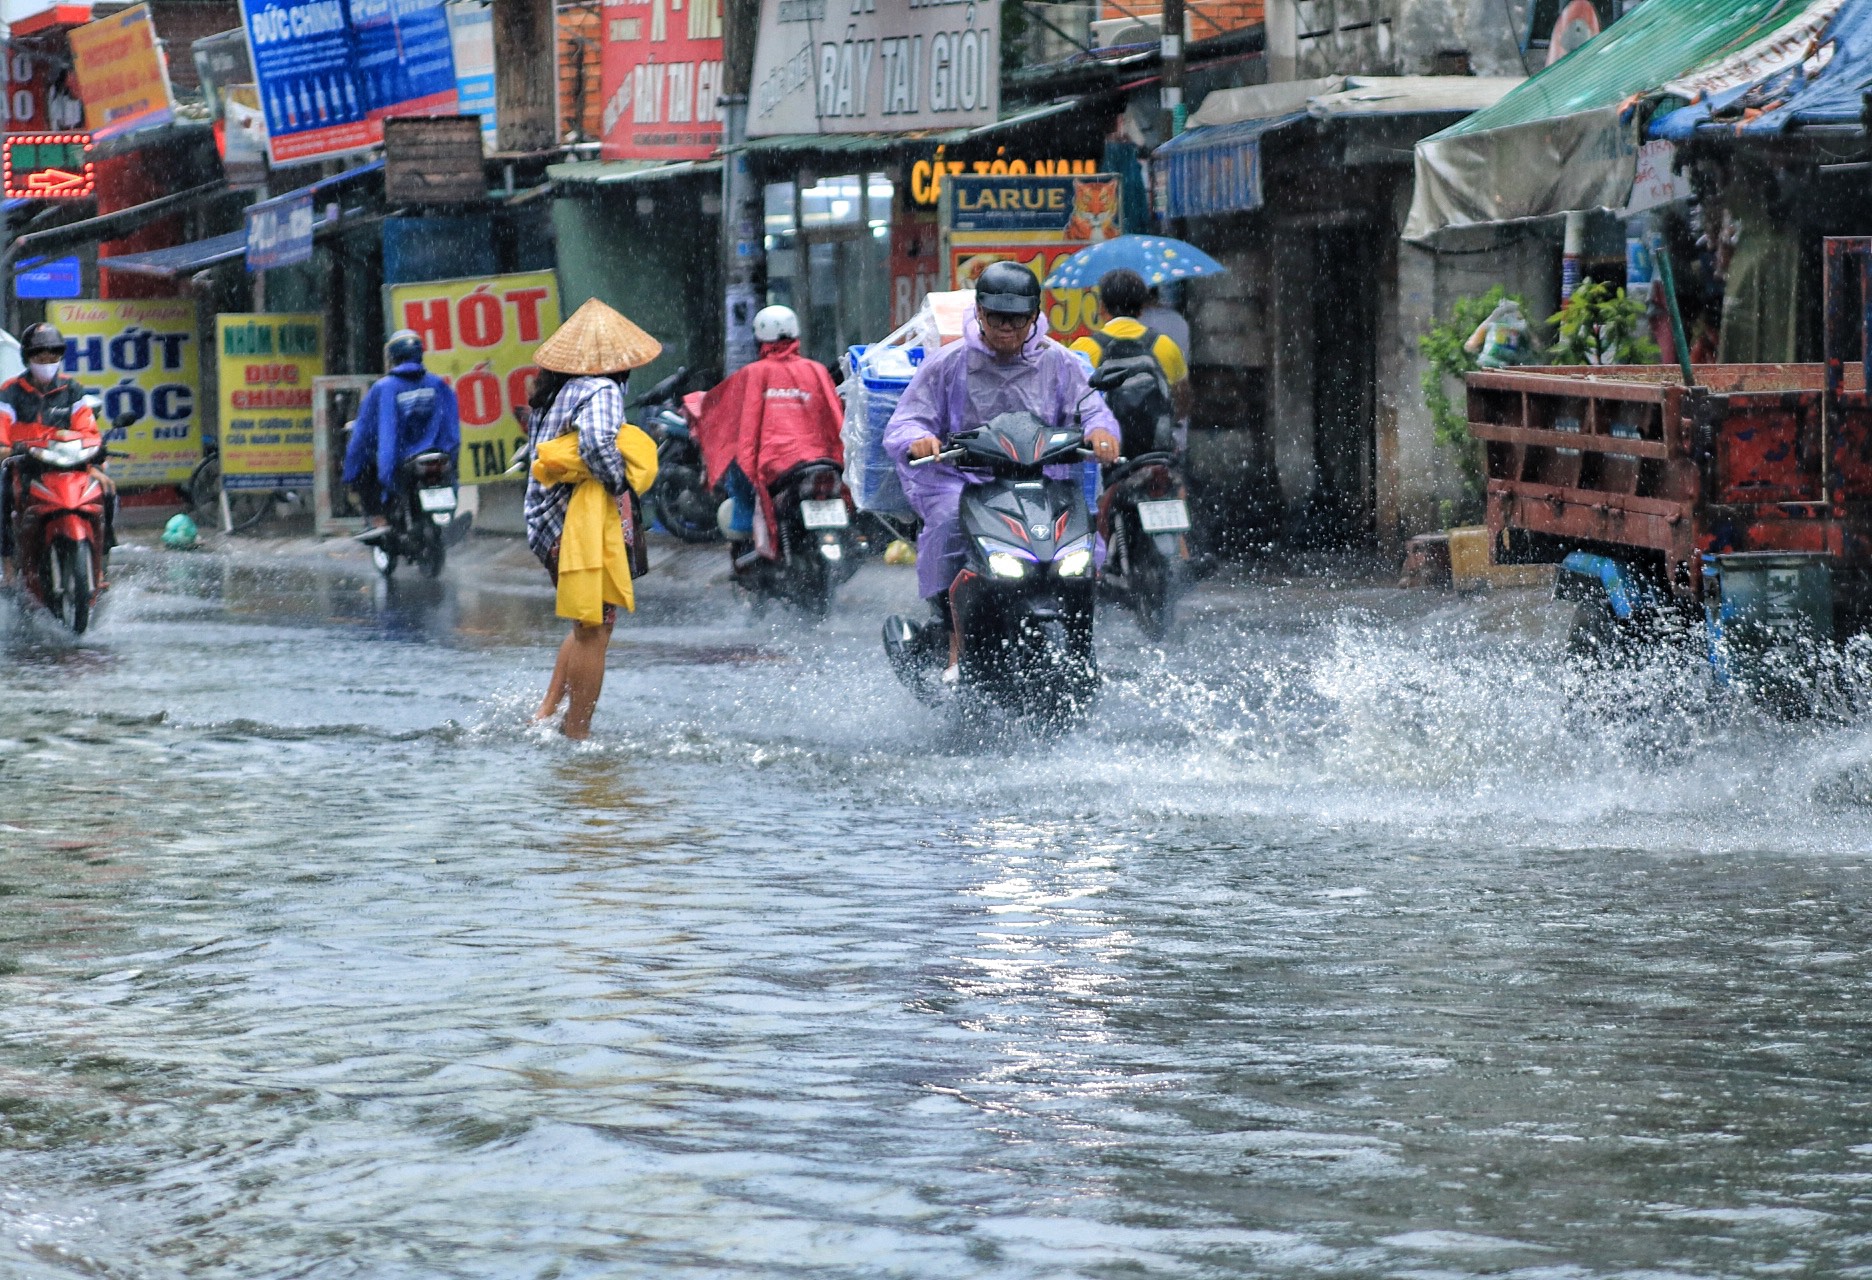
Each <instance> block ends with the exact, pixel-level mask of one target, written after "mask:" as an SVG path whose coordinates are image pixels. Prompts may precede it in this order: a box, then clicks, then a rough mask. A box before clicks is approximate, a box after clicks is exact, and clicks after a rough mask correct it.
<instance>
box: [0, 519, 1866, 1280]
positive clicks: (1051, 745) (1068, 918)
mask: <svg viewBox="0 0 1872 1280" xmlns="http://www.w3.org/2000/svg"><path fill="white" fill-rule="evenodd" d="M682 563H690V562H688V561H683V562H682ZM695 563H698V564H699V563H701V562H695ZM469 567H471V566H469V565H468V564H467V562H464V565H463V566H462V567H461V568H458V569H452V570H451V571H450V575H449V576H448V577H447V578H445V579H444V580H443V581H442V582H440V583H423V582H421V581H417V580H408V581H401V580H400V581H399V582H398V583H397V584H396V587H395V589H394V590H392V591H386V590H385V589H384V588H383V587H382V586H381V585H380V584H377V583H375V582H373V581H372V580H371V579H370V577H369V576H368V575H366V574H363V573H358V572H355V571H354V566H353V565H352V564H351V562H350V561H346V560H342V559H341V560H335V561H332V562H330V563H320V564H314V563H310V562H308V561H306V560H304V558H299V559H294V558H292V557H275V558H274V559H272V560H268V559H266V558H265V557H264V556H262V555H260V554H258V553H257V552H256V553H250V554H244V555H242V556H235V557H230V556H225V555H219V554H213V553H201V554H196V555H192V556H191V555H163V554H158V553H144V554H141V555H126V556H124V557H123V558H122V563H121V567H120V572H119V577H120V586H119V589H118V591H117V592H116V593H115V594H114V598H113V599H112V600H111V602H110V606H109V609H108V611H107V612H106V613H105V614H104V615H103V618H102V621H101V623H100V625H99V627H98V629H97V630H96V631H95V633H94V634H92V635H90V636H87V637H86V638H85V639H84V640H83V641H82V642H80V643H73V642H71V641H69V640H65V639H61V638H59V637H58V636H56V635H54V634H52V633H51V632H50V631H49V630H47V629H46V628H45V627H44V626H41V625H36V624H34V623H32V622H31V621H30V620H22V619H20V618H18V617H17V616H16V615H14V614H13V613H12V612H10V611H4V610H0V625H3V626H4V628H5V635H6V637H7V639H6V644H5V658H6V662H7V667H8V671H7V677H6V679H5V680H4V681H3V682H0V848H3V849H4V853H5V858H4V862H3V863H0V1152H3V1153H4V1158H3V1159H0V1275H5V1276H8V1277H11V1276H24V1277H78V1276H86V1277H89V1276H111V1277H118V1276H125V1277H128V1276H184V1275H186V1276H207V1277H274V1276H278V1277H287V1276H293V1277H300V1276H319V1277H323V1276H369V1277H429V1276H451V1277H453V1276H464V1277H466V1276H472V1277H503V1278H504V1277H518V1276H527V1277H583V1276H605V1277H613V1276H698V1277H702V1276H708V1277H717V1276H720V1277H731V1276H732V1277H768V1276H785V1275H811V1276H854V1277H856V1276H866V1277H870V1276H877V1277H885V1276H891V1277H895V1276H905V1277H910V1276H917V1277H921V1276H935V1277H942V1278H943V1280H959V1278H961V1277H1076V1276H1083V1277H1135V1276H1163V1277H1185V1276H1322V1275H1326V1276H1332V1275H1342V1276H1412V1277H1445V1276H1477V1275H1493V1276H1502V1275H1506V1276H1519V1277H1528V1278H1530V1280H1531V1278H1535V1277H1538V1278H1540V1280H1561V1278H1572V1277H1601V1276H1605V1277H1611V1276H1622V1277H1645V1278H1646V1280H1655V1278H1658V1277H1667V1276H1668V1277H1676V1276H1686V1277H1687V1276H1724V1277H1728V1276H1736V1277H1743V1276H1757V1275H1798V1276H1852V1275H1864V1274H1872V1123H1869V1120H1872V1117H1869V1116H1868V1111H1869V1110H1872V1090H1869V1089H1868V1083H1869V1082H1872V1068H1869V1067H1868V1066H1867V1061H1868V1052H1869V1051H1872V1021H1869V1020H1868V1018H1867V1015H1866V1008H1867V995H1868V982H1867V963H1866V962H1867V957H1868V954H1869V953H1872V893H1869V892H1868V888H1867V880H1868V878H1867V874H1866V863H1867V859H1868V855H1869V854H1872V733H1868V730H1867V727H1866V726H1865V725H1864V724H1863V723H1861V722H1859V721H1856V720H1852V719H1846V720H1836V721H1826V722H1821V723H1808V724H1796V725H1788V724H1778V723H1774V722H1771V721H1767V720H1764V719H1762V718H1760V717H1758V716H1755V715H1753V714H1751V713H1749V712H1747V711H1746V710H1743V709H1739V708H1735V707H1731V706H1726V705H1722V704H1720V703H1713V702H1711V701H1710V700H1709V699H1708V698H1707V697H1705V696H1704V695H1703V693H1702V692H1701V690H1700V686H1699V685H1698V683H1697V681H1696V677H1695V676H1694V675H1693V674H1692V673H1689V672H1686V671H1683V670H1678V669H1676V668H1672V667H1669V666H1668V665H1666V666H1665V667H1663V668H1660V669H1658V670H1655V671H1649V672H1642V673H1639V674H1638V675H1636V676H1631V677H1625V678H1623V680H1624V682H1623V683H1622V684H1619V685H1616V686H1614V685H1608V684H1606V683H1604V682H1603V681H1582V680H1581V679H1580V678H1579V677H1577V676H1576V675H1574V674H1572V673H1570V672H1569V671H1568V670H1567V669H1566V668H1565V667H1564V665H1563V664H1562V663H1561V662H1560V661H1559V654H1560V648H1561V643H1560V642H1561V637H1562V635H1563V633H1564V627H1565V622H1566V619H1565V617H1564V616H1563V615H1559V614H1557V613H1556V608H1557V607H1556V606H1554V605H1553V604H1551V603H1550V602H1547V601H1544V600H1543V599H1542V598H1541V596H1540V594H1539V593H1537V592H1508V593H1502V594H1500V595H1497V596H1493V597H1485V598H1480V599H1466V600H1465V599H1457V598H1454V597H1450V596H1439V595H1429V594H1421V593H1402V592H1398V591H1395V590H1391V589H1389V588H1387V587H1385V586H1384V585H1382V584H1381V583H1380V582H1378V581H1376V580H1374V579H1371V578H1367V577H1360V576H1348V575H1346V574H1343V573H1342V574H1340V575H1338V576H1337V577H1334V576H1332V575H1327V576H1325V577H1314V578H1283V577H1281V576H1280V575H1279V574H1277V573H1274V572H1272V571H1268V570H1262V571H1258V572H1256V573H1252V574H1247V575H1244V576H1242V577H1241V578H1239V579H1237V580H1235V581H1233V582H1231V583H1228V584H1224V585H1219V586H1211V587H1209V588H1206V589H1205V591H1204V593H1203V595H1202V596H1201V597H1199V598H1198V599H1197V600H1196V601H1194V602H1193V607H1192V610H1191V617H1190V620H1189V622H1188V623H1187V625H1186V626H1185V627H1184V628H1183V630H1182V632H1181V634H1180V635H1179V636H1178V637H1177V639H1176V642H1175V643H1173V644H1170V645H1166V646H1153V645H1148V644H1146V643H1144V642H1143V641H1142V640H1141V639H1140V638H1139V636H1138V633H1137V632H1136V631H1135V630H1134V629H1133V628H1132V627H1131V626H1130V625H1129V624H1128V623H1127V622H1126V621H1125V620H1123V619H1122V618H1120V617H1115V616H1110V615H1107V616H1106V617H1104V618H1102V619H1101V624H1100V625H1101V631H1102V653H1103V661H1104V666H1105V669H1106V672H1107V675H1108V688H1107V691H1106V695H1105V698H1104V701H1103V703H1102V706H1101V709H1100V714H1099V716H1098V718H1097V720H1096V721H1095V722H1094V723H1093V724H1091V725H1090V726H1088V727H1087V728H1086V729H1084V730H1082V731H1080V732H1077V733H1074V734H1071V735H1069V736H1067V737H1065V738H1063V739H1060V740H1058V741H1047V740H1042V739H1037V738H1033V737H1027V736H1023V735H1021V734H1018V733H1016V734H1013V735H1009V736H1004V737H999V738H995V739H992V740H982V739H980V738H971V737H969V736H968V735H967V734H966V733H963V732H960V731H957V730H952V729H951V728H949V727H948V726H947V725H946V724H945V723H943V722H942V721H940V720H939V719H937V718H936V717H934V716H933V714H932V713H930V712H928V711H925V710H923V709H921V708H919V707H917V706H916V705H915V704H913V703H912V702H911V701H910V699H909V698H908V697H907V696H906V695H905V694H904V693H903V692H902V691H901V690H900V689H899V688H898V687H896V686H895V684H894V683H893V682H892V681H891V679H890V677H889V675H888V673H887V672H886V670H885V668H884V665H883V663H882V661H881V658H880V654H879V652H878V646H877V640H876V636H877V621H878V618H879V616H880V615H881V614H882V613H883V612H885V611H886V610H887V609H888V608H891V607H896V606H897V605H898V604H900V603H901V602H902V601H903V599H904V598H905V597H906V596H907V595H909V594H910V593H911V592H912V591H913V589H914V588H913V586H912V584H911V576H912V575H911V574H910V573H909V571H907V570H888V569H885V568H883V567H881V566H870V567H867V568H866V569H865V570H864V571H863V572H862V574H861V575H860V577H859V579H858V580H856V581H855V582H853V583H852V584H851V585H850V589H849V590H848V592H847V594H846V597H845V599H844V600H843V602H842V604H841V606H840V608H839V609H838V611H837V612H836V614H835V616H834V617H833V619H832V620H831V621H830V622H828V623H827V624H826V625H825V626H823V627H820V628H816V629H814V628H809V627H805V626H803V625H801V624H799V623H798V622H796V621H795V620H793V619H790V618H787V617H785V616H775V617H770V618H766V619H759V620H757V619H753V618H750V617H749V616H748V615H747V614H746V613H745V612H744V611H742V610H740V609H739V608H738V607H737V606H735V605H734V603H733V602H732V601H731V600H729V599H728V598H727V597H726V594H725V592H724V591H723V590H722V589H721V588H720V587H719V585H718V584H715V583H713V582H711V581H710V574H709V572H707V571H706V566H705V565H704V566H703V569H702V570H697V571H693V572H689V573H688V574H687V575H686V576H685V574H684V573H683V572H680V571H679V570H680V568H681V564H672V566H671V567H670V569H669V570H668V572H667V573H666V575H665V578H664V579H663V585H664V586H665V587H666V588H667V589H666V590H662V591H660V590H659V579H658V577H657V576H656V575H652V577H651V578H649V579H647V580H646V581H645V583H644V584H642V592H641V597H642V599H643V600H644V601H645V608H644V611H643V612H642V613H641V614H639V615H638V616H636V617H634V618H629V619H627V620H626V621H625V622H623V623H622V624H621V625H620V628H619V635H618V643H617V644H616V645H615V646H614V648H613V654H612V659H611V675H610V683H609V684H608V686H607V688H606V691H605V697H604V701H603V703H602V705H601V706H600V709H599V714H598V719H597V723H596V737H595V739H594V741H593V742H592V743H590V744H586V745H583V746H572V745H569V744H566V743H564V742H562V741H559V740H557V739H555V738H553V737H551V736H550V735H547V734H543V733H541V732H539V731H537V730H534V729H531V728H529V726H528V725H527V712H528V711H529V710H530V709H531V707H532V705H533V703H534V702H535V701H536V700H537V698H538V696H539V692H540V690H541V688H542V687H543V684H544V677H545V673H546V670H547V668H548V666H549V665H550V661H551V655H552V648H553V645H554V644H556V642H557V638H558V634H559V632H558V628H557V626H556V624H554V623H553V622H552V621H551V620H550V618H549V614H550V598H549V596H548V595H547V594H546V593H545V591H544V590H543V589H541V588H540V587H539V585H538V584H537V583H534V582H532V581H531V580H530V579H528V578H527V577H526V576H525V575H523V574H521V573H519V572H517V571H516V572H515V573H513V574H511V575H508V576H505V577H503V576H502V575H500V574H496V573H492V572H490V573H486V574H475V573H471V572H468V569H469ZM679 584H680V589H679Z"/></svg>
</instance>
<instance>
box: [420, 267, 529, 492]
mask: <svg viewBox="0 0 1872 1280" xmlns="http://www.w3.org/2000/svg"><path fill="white" fill-rule="evenodd" d="M384 292H385V294H386V296H387V298H388V312H389V314H388V316H387V317H386V319H387V320H388V322H389V327H390V328H391V329H413V330H415V331H416V334H417V336H419V337H420V338H421V339H422V341H423V348H424V350H425V351H426V352H427V355H426V356H425V357H424V363H425V364H426V365H427V366H428V368H429V371H430V372H431V373H434V374H438V375H440V376H441V377H444V378H446V379H448V381H449V384H450V385H451V386H452V387H454V389H455V398H456V400H457V401H459V402H460V405H461V426H462V454H461V478H462V481H463V482H464V483H466V484H485V483H487V482H488V481H490V480H498V479H500V478H501V475H502V473H504V472H505V471H506V470H507V463H508V461H509V459H510V458H511V457H512V454H513V451H514V449H515V448H517V447H518V446H519V445H521V444H523V443H525V441H526V433H525V432H524V431H522V430H521V428H520V420H519V418H518V417H517V416H516V415H515V413H514V410H515V409H518V408H519V407H520V406H522V405H524V404H525V403H526V399H527V395H528V393H529V392H530V391H531V389H532V386H533V376H534V374H535V373H537V372H538V370H537V369H535V368H534V366H533V350H534V348H536V347H537V346H539V344H540V343H541V342H543V341H544V340H545V339H546V338H547V337H549V336H550V335H551V334H552V332H553V330H555V329H557V328H558V327H559V283H558V280H557V279H556V277H555V276H554V275H553V273H552V272H550V271H538V272H527V273H524V274H520V275H510V276H484V277H481V278H479V279H474V280H442V281H426V282H423V283H420V284H394V285H389V286H387V287H386V289H385V290H384Z"/></svg>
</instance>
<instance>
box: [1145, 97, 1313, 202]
mask: <svg viewBox="0 0 1872 1280" xmlns="http://www.w3.org/2000/svg"><path fill="white" fill-rule="evenodd" d="M1304 119H1306V113H1305V112H1304V111H1290V112H1288V113H1287V114H1286V115H1282V116H1272V117H1266V118H1262V119H1257V120H1239V121H1237V122H1236V123H1234V124H1224V125H1217V126H1215V127H1212V128H1208V129H1191V130H1190V131H1189V132H1187V133H1180V134H1178V135H1177V136H1176V137H1174V138H1172V139H1170V140H1169V141H1168V142H1166V143H1164V144H1163V145H1162V146H1161V147H1158V148H1157V150H1156V151H1155V152H1154V153H1153V154H1152V156H1151V164H1152V165H1153V166H1157V165H1161V166H1162V167H1163V173H1164V189H1165V196H1166V198H1167V212H1168V213H1169V214H1170V216H1171V217H1173V218H1202V217H1208V216H1210V215H1212V214H1218V213H1245V212H1248V211H1250V210H1254V209H1259V208H1260V207H1261V201H1262V195H1261V139H1263V138H1265V137H1266V136H1267V135H1268V134H1270V133H1273V132H1274V131H1276V130H1278V129H1284V128H1286V127H1287V126H1288V125H1290V124H1295V123H1297V122H1299V121H1301V120H1304Z"/></svg>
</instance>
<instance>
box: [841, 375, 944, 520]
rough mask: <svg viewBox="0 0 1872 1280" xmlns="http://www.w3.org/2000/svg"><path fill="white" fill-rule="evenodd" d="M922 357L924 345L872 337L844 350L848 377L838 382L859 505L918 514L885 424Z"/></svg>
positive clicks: (849, 477) (848, 478)
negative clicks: (887, 448) (889, 449)
mask: <svg viewBox="0 0 1872 1280" xmlns="http://www.w3.org/2000/svg"><path fill="white" fill-rule="evenodd" d="M922 363H923V349H922V348H921V347H895V346H886V345H885V344H883V343H873V344H871V345H870V346H862V347H853V348H852V349H851V350H850V351H848V352H846V353H845V359H844V361H843V364H844V366H845V381H844V383H843V384H841V385H840V387H839V392H840V394H841V395H842V396H843V398H844V400H845V427H844V433H843V434H844V439H845V483H846V484H847V485H848V486H850V488H851V491H852V497H853V498H854V499H855V500H856V501H857V503H858V509H859V510H861V511H875V512H878V513H880V514H882V515H891V516H906V517H907V516H911V515H913V514H914V513H913V512H912V511H911V509H910V503H909V500H908V499H906V498H905V497H904V492H903V483H902V481H900V480H899V479H898V478H897V465H896V463H894V462H893V461H892V460H891V457H890V455H889V454H887V453H885V452H884V428H885V427H887V426H889V425H890V420H891V415H892V414H893V413H895V412H897V402H898V401H899V400H901V399H902V398H903V393H904V391H905V389H907V388H908V387H909V385H910V379H911V378H912V377H913V376H914V375H915V374H916V370H917V366H918V365H920V364H922Z"/></svg>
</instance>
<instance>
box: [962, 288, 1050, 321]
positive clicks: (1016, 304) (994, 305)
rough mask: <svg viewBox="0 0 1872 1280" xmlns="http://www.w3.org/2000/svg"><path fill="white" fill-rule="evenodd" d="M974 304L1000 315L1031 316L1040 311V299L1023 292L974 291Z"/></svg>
mask: <svg viewBox="0 0 1872 1280" xmlns="http://www.w3.org/2000/svg"><path fill="white" fill-rule="evenodd" d="M975 305H976V306H978V307H980V308H981V309H982V310H983V311H991V312H993V313H994V314H996V315H1002V316H1031V315H1037V314H1038V313H1039V311H1040V299H1039V298H1036V297H1034V296H1032V295H1031V294H1025V293H983V292H981V291H980V290H977V291H976V293H975Z"/></svg>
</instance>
